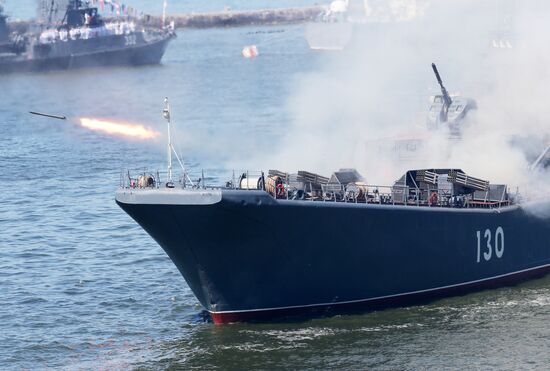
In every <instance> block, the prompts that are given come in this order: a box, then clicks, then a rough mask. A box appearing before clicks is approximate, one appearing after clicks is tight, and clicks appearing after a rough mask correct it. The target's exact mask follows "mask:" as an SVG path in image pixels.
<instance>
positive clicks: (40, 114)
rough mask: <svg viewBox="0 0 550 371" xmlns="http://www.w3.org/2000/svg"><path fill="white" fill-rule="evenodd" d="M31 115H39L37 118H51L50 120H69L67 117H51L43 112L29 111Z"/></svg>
mask: <svg viewBox="0 0 550 371" xmlns="http://www.w3.org/2000/svg"><path fill="white" fill-rule="evenodd" d="M29 113H30V114H33V115H37V116H44V117H49V118H52V119H58V120H66V119H67V117H65V116H59V115H50V114H48V113H43V112H35V111H29Z"/></svg>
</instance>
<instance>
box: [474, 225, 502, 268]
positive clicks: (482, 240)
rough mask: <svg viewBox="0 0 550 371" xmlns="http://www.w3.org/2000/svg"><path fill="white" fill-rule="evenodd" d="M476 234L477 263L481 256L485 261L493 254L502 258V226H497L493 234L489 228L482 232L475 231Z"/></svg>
mask: <svg viewBox="0 0 550 371" xmlns="http://www.w3.org/2000/svg"><path fill="white" fill-rule="evenodd" d="M476 235H477V262H478V263H479V262H480V261H481V257H482V256H483V259H485V261H489V260H491V258H493V256H496V257H497V258H502V255H503V254H504V229H502V227H498V228H497V229H496V231H495V233H494V234H493V233H492V232H491V230H490V229H486V230H485V232H483V234H482V232H481V231H477V233H476ZM493 237H494V238H493Z"/></svg>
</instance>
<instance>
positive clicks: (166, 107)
mask: <svg viewBox="0 0 550 371" xmlns="http://www.w3.org/2000/svg"><path fill="white" fill-rule="evenodd" d="M170 116H171V112H170V102H168V97H166V98H164V109H163V110H162V117H164V118H165V119H166V122H168V182H167V183H166V187H167V188H174V182H173V181H172V152H174V155H176V160H178V163H179V164H180V166H181V169H182V170H183V174H184V175H183V179H184V182H185V181H186V180H188V181H189V183H190V184H191V185H192V186H194V183H193V181H192V180H191V178H190V177H189V175H187V172H186V171H185V166H184V165H183V161H182V160H181V159H180V157H179V156H178V153H177V152H176V150H175V149H174V146H173V145H172V131H171V128H170V124H171V121H170V118H171V117H170Z"/></svg>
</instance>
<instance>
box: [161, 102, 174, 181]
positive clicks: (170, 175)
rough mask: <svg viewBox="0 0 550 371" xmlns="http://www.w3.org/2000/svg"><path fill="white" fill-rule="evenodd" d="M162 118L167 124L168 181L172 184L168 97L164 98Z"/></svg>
mask: <svg viewBox="0 0 550 371" xmlns="http://www.w3.org/2000/svg"><path fill="white" fill-rule="evenodd" d="M162 116H163V117H164V118H165V119H166V122H168V181H169V182H172V150H173V148H172V135H171V134H170V103H169V102H168V97H166V98H164V109H163V110H162Z"/></svg>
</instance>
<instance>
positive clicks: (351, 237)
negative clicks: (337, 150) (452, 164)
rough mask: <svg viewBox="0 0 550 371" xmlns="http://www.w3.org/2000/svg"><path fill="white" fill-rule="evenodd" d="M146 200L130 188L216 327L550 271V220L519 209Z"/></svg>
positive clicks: (447, 292)
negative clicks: (223, 324)
mask: <svg viewBox="0 0 550 371" xmlns="http://www.w3.org/2000/svg"><path fill="white" fill-rule="evenodd" d="M138 192H139V191H135V192H132V191H129V190H124V191H119V193H117V203H118V204H119V205H120V206H121V207H122V208H123V209H124V210H125V211H126V212H127V213H128V214H129V215H130V216H131V217H132V218H134V219H135V220H136V221H137V222H138V223H139V224H140V225H141V226H142V227H143V228H144V229H145V230H146V231H147V232H148V233H149V234H150V235H151V236H152V237H153V238H154V239H155V240H156V241H157V242H158V243H159V244H160V246H161V247H162V248H163V249H164V250H165V251H166V253H167V254H168V255H169V256H170V258H171V259H172V261H173V262H174V264H175V265H176V266H177V268H178V269H179V271H180V272H181V273H182V275H183V276H184V278H185V279H186V281H187V283H188V284H189V286H190V288H191V289H192V290H193V292H194V294H195V295H196V296H197V298H198V299H199V301H200V302H201V304H202V305H203V306H204V307H205V308H206V309H207V310H208V311H209V312H210V314H211V316H212V318H213V320H214V322H216V323H227V322H236V321H256V320H260V321H262V320H272V319H274V318H280V317H285V316H296V315H306V316H309V315H319V314H322V315H323V314H335V313H343V312H353V311H365V310H373V309H381V308H386V307H394V306H403V305H410V304H415V303H421V302H425V301H428V300H433V299H435V298H440V297H446V296H452V295H462V294H465V293H469V292H473V291H477V290H482V289H487V288H494V287H500V286H504V285H512V284H516V283H518V282H521V281H524V280H527V279H531V278H535V277H540V276H543V275H545V274H546V273H548V272H549V271H550V221H549V220H548V219H544V218H540V217H535V216H532V215H531V214H530V213H527V212H526V211H525V210H524V209H523V208H521V207H519V206H509V207H504V208H501V209H498V210H489V209H451V208H437V207H434V208H431V207H418V206H394V205H373V204H368V205H367V204H350V203H340V202H336V203H335V202H313V201H287V200H274V199H273V198H272V197H271V196H269V195H268V194H266V193H265V192H263V191H236V190H228V191H216V192H219V197H218V198H215V197H214V200H212V199H210V202H207V203H199V204H197V203H196V202H195V201H193V202H187V201H186V199H185V197H184V198H181V199H179V200H178V201H176V202H168V203H164V204H160V203H159V202H157V201H153V202H150V201H147V196H146V195H145V193H143V194H137V193H138ZM187 192H189V191H187ZM191 192H192V191H191ZM213 192H214V191H213ZM143 195H145V198H143V197H142V196H143ZM143 200H146V201H145V202H144V201H143ZM162 202H164V201H162ZM548 206H549V207H550V204H549V205H548Z"/></svg>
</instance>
